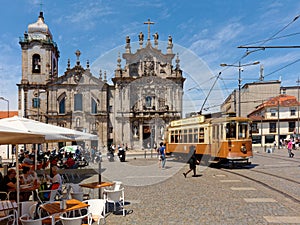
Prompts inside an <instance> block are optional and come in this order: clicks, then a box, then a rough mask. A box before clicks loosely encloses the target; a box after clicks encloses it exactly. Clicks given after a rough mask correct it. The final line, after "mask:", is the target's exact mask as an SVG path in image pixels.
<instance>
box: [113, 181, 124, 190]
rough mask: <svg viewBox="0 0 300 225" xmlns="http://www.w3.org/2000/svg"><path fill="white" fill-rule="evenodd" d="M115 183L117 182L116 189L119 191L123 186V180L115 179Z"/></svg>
mask: <svg viewBox="0 0 300 225" xmlns="http://www.w3.org/2000/svg"><path fill="white" fill-rule="evenodd" d="M113 183H115V185H114V191H118V190H120V189H121V186H122V182H121V181H113Z"/></svg>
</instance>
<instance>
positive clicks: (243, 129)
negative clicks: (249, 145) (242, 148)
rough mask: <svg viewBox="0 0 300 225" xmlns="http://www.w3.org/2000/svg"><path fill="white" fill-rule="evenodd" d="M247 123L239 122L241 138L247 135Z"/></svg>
mask: <svg viewBox="0 0 300 225" xmlns="http://www.w3.org/2000/svg"><path fill="white" fill-rule="evenodd" d="M247 127H248V124H247V123H239V139H242V138H246V137H247Z"/></svg>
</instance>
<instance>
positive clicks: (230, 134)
mask: <svg viewBox="0 0 300 225" xmlns="http://www.w3.org/2000/svg"><path fill="white" fill-rule="evenodd" d="M226 138H236V123H235V121H231V122H230V123H227V124H226Z"/></svg>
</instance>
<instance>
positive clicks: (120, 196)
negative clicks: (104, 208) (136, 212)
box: [104, 188, 125, 216]
mask: <svg viewBox="0 0 300 225" xmlns="http://www.w3.org/2000/svg"><path fill="white" fill-rule="evenodd" d="M104 200H106V202H108V203H113V204H114V211H116V210H117V207H116V205H117V204H119V206H120V207H121V208H122V210H123V216H125V209H124V205H125V200H124V188H121V189H120V190H118V191H114V190H108V189H104Z"/></svg>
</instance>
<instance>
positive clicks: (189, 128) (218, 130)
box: [166, 115, 253, 164]
mask: <svg viewBox="0 0 300 225" xmlns="http://www.w3.org/2000/svg"><path fill="white" fill-rule="evenodd" d="M166 136H167V137H166V138H167V140H166V151H167V153H172V154H177V155H185V154H188V153H189V152H190V149H191V148H193V149H195V150H196V155H197V157H198V158H199V159H200V160H202V162H203V161H205V162H206V163H208V162H210V163H222V162H229V163H234V162H235V161H241V162H245V163H248V164H249V163H250V158H251V157H252V156H253V155H252V139H251V123H250V120H249V119H248V118H244V117H236V116H226V117H220V118H209V116H204V115H199V116H196V117H190V118H185V119H180V120H175V121H172V122H171V124H170V126H169V127H168V128H167V135H166Z"/></svg>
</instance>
